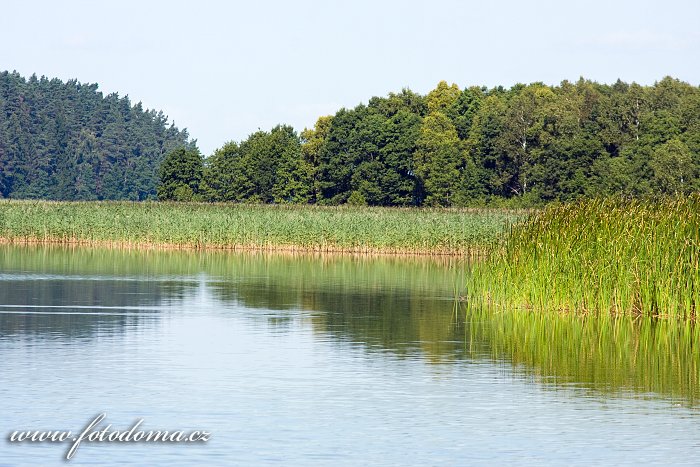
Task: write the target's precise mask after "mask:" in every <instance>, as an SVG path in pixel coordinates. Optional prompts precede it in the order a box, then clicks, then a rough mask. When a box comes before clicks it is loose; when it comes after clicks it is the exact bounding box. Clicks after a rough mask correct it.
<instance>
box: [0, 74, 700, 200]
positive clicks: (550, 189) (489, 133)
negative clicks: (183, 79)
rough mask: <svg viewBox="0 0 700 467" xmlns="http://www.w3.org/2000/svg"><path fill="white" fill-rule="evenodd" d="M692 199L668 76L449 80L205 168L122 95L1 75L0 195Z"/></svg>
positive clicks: (695, 99)
mask: <svg viewBox="0 0 700 467" xmlns="http://www.w3.org/2000/svg"><path fill="white" fill-rule="evenodd" d="M166 154H167V155H168V156H167V157H166ZM699 189H700V88H698V87H696V86H692V85H690V84H688V83H685V82H682V81H679V80H677V79H673V78H670V77H666V78H664V79H662V80H661V81H659V82H657V83H655V84H654V85H651V86H641V85H638V84H636V83H631V84H628V83H625V82H622V81H619V80H618V81H617V82H616V83H614V84H612V85H608V84H599V83H596V82H593V81H590V80H585V79H583V78H582V79H580V80H578V81H577V82H569V81H564V82H562V83H561V84H559V85H557V86H548V85H545V84H542V83H533V84H529V85H524V84H517V85H515V86H512V87H511V88H509V89H506V88H504V87H500V86H499V87H495V88H490V89H489V88H486V87H468V88H466V89H460V88H459V87H458V86H457V85H455V84H451V85H450V84H448V83H446V82H441V83H439V84H438V85H437V87H436V88H435V89H433V90H432V91H430V92H429V93H427V95H421V94H418V93H415V92H413V91H410V90H408V89H404V90H402V91H400V92H398V93H390V94H389V95H388V96H386V97H373V98H371V99H370V100H369V101H368V102H367V103H363V104H360V105H358V106H356V107H354V108H352V109H345V108H344V109H340V110H339V111H338V112H336V113H335V114H334V115H330V116H324V117H321V118H319V119H318V121H317V122H316V124H315V126H314V127H313V128H310V129H305V130H303V131H301V132H297V131H295V130H294V129H293V128H291V127H290V126H286V125H279V126H277V127H275V128H273V129H271V130H270V131H258V132H255V133H253V134H251V135H250V136H249V137H248V138H247V139H245V140H243V141H240V142H235V141H234V142H229V143H226V144H224V145H223V146H222V147H221V148H219V149H217V150H216V151H215V152H214V154H212V155H210V156H209V157H206V158H205V157H203V156H202V155H201V154H200V153H199V151H198V149H197V146H196V142H195V141H192V140H191V139H190V137H189V135H188V133H187V131H186V130H178V129H177V128H176V127H175V126H174V125H172V124H168V121H167V118H166V117H165V116H164V115H163V113H162V112H156V111H154V110H144V109H143V107H142V105H141V104H140V103H138V104H135V105H133V104H132V103H131V102H130V100H129V98H128V97H119V96H118V95H117V94H109V95H107V96H103V94H102V93H101V92H98V90H97V85H96V84H81V83H79V82H77V81H75V80H71V81H68V82H66V83H64V82H62V81H60V80H58V79H51V80H49V79H47V78H45V77H42V78H37V77H36V76H32V77H30V78H29V79H24V78H23V77H21V76H20V75H19V74H17V73H9V72H3V73H0V196H2V197H11V198H43V199H65V200H95V199H98V200H99V199H129V200H144V199H154V198H156V197H158V198H159V199H164V200H168V199H175V200H200V201H232V202H257V203H303V204H308V203H315V204H325V205H338V204H346V203H349V204H360V205H365V204H366V205H378V206H479V205H487V204H488V205H536V204H539V203H544V202H549V201H555V200H559V201H568V200H572V199H576V198H579V197H588V196H596V195H605V194H614V193H624V194H629V195H635V196H640V195H641V196H643V195H649V194H661V193H677V192H680V193H684V192H690V191H696V190H699Z"/></svg>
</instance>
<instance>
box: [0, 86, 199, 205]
mask: <svg viewBox="0 0 700 467" xmlns="http://www.w3.org/2000/svg"><path fill="white" fill-rule="evenodd" d="M179 147H183V148H186V149H188V150H190V149H193V148H194V147H195V143H194V142H193V141H190V138H189V135H188V134H187V131H186V130H182V131H181V130H178V129H177V128H176V127H175V126H174V125H172V124H170V125H169V124H168V119H167V117H165V116H164V115H163V113H162V112H156V111H154V110H144V109H143V107H142V105H141V104H140V103H138V104H136V105H132V103H131V102H130V100H129V98H128V97H119V95H117V94H109V95H107V96H103V95H102V93H101V92H98V91H97V85H96V84H81V83H79V82H77V81H76V80H70V81H68V82H65V83H64V82H62V81H61V80H58V79H51V80H49V79H48V78H45V77H41V78H37V77H36V75H33V76H31V77H30V78H29V79H25V78H23V77H22V76H20V75H19V74H18V73H16V72H13V73H9V72H2V73H0V197H3V198H41V199H56V200H102V199H126V200H144V199H155V198H156V188H157V185H158V180H159V179H158V168H159V166H160V164H161V162H162V161H163V159H164V157H165V154H167V153H168V152H169V151H171V150H173V149H175V148H179Z"/></svg>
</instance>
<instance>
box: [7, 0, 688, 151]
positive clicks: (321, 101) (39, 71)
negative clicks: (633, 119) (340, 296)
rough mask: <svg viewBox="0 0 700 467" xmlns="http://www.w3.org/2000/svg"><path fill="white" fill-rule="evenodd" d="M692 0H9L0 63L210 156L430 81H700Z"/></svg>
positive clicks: (464, 83)
mask: <svg viewBox="0 0 700 467" xmlns="http://www.w3.org/2000/svg"><path fill="white" fill-rule="evenodd" d="M698 18H700V1H698V0H664V1H659V0H654V1H648V0H636V1H627V0H622V1H615V0H605V1H601V0H587V1H581V0H579V1H576V2H570V1H566V0H558V1H548V0H547V1H536V0H530V1H522V0H518V1H515V0H500V1H498V0H491V1H478V2H477V1H469V0H463V1H456V0H455V1H453V0H431V1H413V0H403V1H382V0H353V1H350V0H344V1H334V0H327V1H315V0H297V1H272V0H257V1H251V0H248V1H246V2H238V1H210V0H197V1H196V2H184V1H179V0H168V1H162V0H139V1H133V0H120V1H118V2H116V1H110V0H105V1H76V0H62V1H60V2H57V1H43V0H41V1H39V0H35V1H31V2H22V1H17V0H11V1H7V2H3V5H2V7H0V70H9V71H13V70H16V71H18V72H19V73H20V74H22V75H24V76H25V77H29V76H31V75H32V74H33V73H36V75H37V76H42V75H43V76H47V77H49V78H55V77H57V78H60V79H62V80H68V79H73V78H75V79H77V80H78V81H80V82H83V83H98V84H99V89H100V90H101V91H102V92H103V93H105V94H108V93H112V92H117V93H119V95H121V96H124V95H128V96H129V98H130V99H131V101H132V103H134V104H135V103H137V102H142V103H143V105H144V106H145V107H147V108H151V109H156V110H162V111H163V112H164V113H165V114H166V115H168V116H169V117H170V120H171V121H174V122H175V124H176V125H177V126H178V127H179V128H187V129H188V131H189V132H190V135H191V136H192V137H193V138H196V139H197V140H198V145H199V147H200V149H201V150H202V152H203V153H204V154H205V155H209V154H211V153H212V152H213V151H214V150H215V149H216V148H218V147H221V146H222V145H223V144H224V143H225V142H227V141H231V140H235V141H240V140H242V139H245V138H247V137H248V135H249V134H250V133H252V132H254V131H257V130H258V129H262V130H269V129H270V128H272V127H274V126H275V125H277V124H279V123H286V124H290V125H292V126H294V127H295V128H296V129H297V130H302V129H304V128H305V127H312V126H313V125H314V123H315V121H316V119H317V118H318V117H319V116H322V115H328V114H333V113H335V112H336V111H337V110H338V109H340V108H342V107H354V106H356V105H358V104H360V103H363V102H365V103H366V102H367V101H368V100H369V98H370V97H372V96H384V95H387V94H388V93H389V92H398V91H400V90H401V89H402V88H410V89H412V90H413V91H416V92H419V93H421V94H425V93H427V92H429V91H430V90H431V89H433V88H434V87H435V86H436V85H437V83H438V82H439V81H441V80H446V81H448V82H450V83H451V82H454V83H457V84H458V85H459V86H460V87H462V88H463V87H467V86H472V85H478V86H488V87H492V86H498V85H503V86H506V87H510V86H512V85H513V84H515V83H530V82H535V81H542V82H544V83H547V84H558V83H560V82H561V81H562V80H565V79H568V80H570V81H574V80H577V79H578V78H579V77H581V76H583V77H585V78H588V79H592V80H595V81H598V82H602V83H613V82H615V81H616V80H617V79H618V78H620V79H622V80H624V81H628V82H631V81H635V82H637V83H640V84H653V83H654V82H655V81H658V80H660V79H662V78H663V77H664V76H667V75H670V76H673V77H675V78H679V79H681V80H683V81H687V82H689V83H691V84H693V85H696V86H697V85H700V27H698Z"/></svg>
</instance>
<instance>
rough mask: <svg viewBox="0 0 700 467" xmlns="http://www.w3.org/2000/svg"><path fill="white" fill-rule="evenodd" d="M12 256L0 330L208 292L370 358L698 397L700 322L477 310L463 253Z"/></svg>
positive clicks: (121, 318) (157, 306)
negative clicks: (483, 364) (483, 365)
mask: <svg viewBox="0 0 700 467" xmlns="http://www.w3.org/2000/svg"><path fill="white" fill-rule="evenodd" d="M0 252H1V253H2V257H1V259H0V271H2V273H1V274H0V284H2V286H1V287H0V338H3V337H5V338H7V337H10V336H21V335H31V336H34V337H37V336H40V335H41V334H42V333H45V334H46V335H48V336H50V337H51V338H53V339H55V338H60V337H65V338H69V339H70V338H75V337H84V338H85V337H90V336H91V335H93V336H95V335H98V334H104V333H121V332H124V330H125V329H131V328H134V327H137V326H139V323H140V322H142V321H148V320H156V319H159V317H160V315H161V314H162V313H163V312H167V310H168V309H169V305H170V304H172V303H176V302H181V301H183V300H185V299H186V298H187V297H191V296H195V295H205V296H206V297H207V300H209V301H211V303H208V304H206V306H207V307H210V308H211V310H218V312H219V313H222V314H223V315H225V314H226V313H230V312H231V310H232V308H231V306H234V307H243V315H244V316H246V317H247V318H248V319H253V320H265V321H266V322H267V323H268V324H269V325H270V326H272V327H275V328H278V329H277V331H278V332H279V331H283V332H284V331H285V330H286V331H287V332H294V330H295V327H294V326H292V323H293V322H295V320H298V319H299V318H303V323H304V324H303V325H304V326H308V327H310V328H311V329H312V330H313V332H314V333H315V334H317V335H322V336H327V337H329V338H331V339H332V340H337V341H342V342H352V343H355V344H361V345H363V346H364V347H365V349H366V350H367V351H370V352H372V351H376V350H379V351H380V352H385V351H390V352H392V353H393V354H395V355H398V356H401V355H410V356H417V357H421V358H423V359H424V360H425V361H427V362H430V363H436V364H439V363H454V362H459V361H471V360H485V359H486V360H493V361H504V362H510V363H511V364H512V365H513V367H514V368H515V370H516V372H521V373H522V372H524V373H527V374H531V375H533V376H536V377H537V378H538V380H540V381H541V382H547V383H552V382H553V383H558V384H563V385H568V384H576V385H579V386H581V387H586V388H590V389H595V390H598V391H612V392H620V393H622V392H625V391H640V392H643V393H656V394H659V395H663V396H672V397H673V398H674V399H684V401H685V402H686V403H689V404H691V405H694V404H695V403H696V401H697V397H698V390H699V387H700V384H699V383H700V381H699V380H700V346H698V342H699V340H698V339H699V336H700V331H699V330H698V329H697V327H696V326H694V325H693V324H692V323H677V322H671V321H656V320H651V319H631V318H617V319H612V318H607V319H603V318H599V317H580V316H569V315H546V316H542V315H536V314H530V313H499V314H491V313H486V312H474V311H469V312H467V311H465V309H464V307H462V306H461V305H459V304H456V303H455V300H454V297H455V296H457V295H458V294H459V285H460V284H461V282H462V275H461V272H460V271H461V270H462V269H463V268H462V267H461V263H460V261H458V260H449V259H425V258H393V257H377V258H367V257H348V256H317V257H314V256H304V255H268V254H231V253H222V252H210V253H202V252H199V253H192V252H172V251H170V252H167V251H166V252H154V251H149V252H139V251H129V250H99V249H79V248H78V249H73V248H71V249H66V248H62V247H52V248H39V247H10V246H3V247H1V249H0ZM227 306H228V307H227ZM235 309H236V310H237V311H236V313H239V314H240V311H241V310H240V309H238V308H235ZM295 312H297V313H296V314H295ZM465 318H466V319H465Z"/></svg>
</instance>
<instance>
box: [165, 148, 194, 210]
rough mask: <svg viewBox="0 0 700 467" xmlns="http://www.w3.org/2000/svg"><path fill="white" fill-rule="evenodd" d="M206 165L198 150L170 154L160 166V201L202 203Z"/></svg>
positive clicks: (180, 149) (185, 150)
mask: <svg viewBox="0 0 700 467" xmlns="http://www.w3.org/2000/svg"><path fill="white" fill-rule="evenodd" d="M203 172H204V163H203V160H202V155H201V154H200V153H199V150H198V149H189V150H188V149H185V148H179V149H175V150H173V151H171V152H169V153H168V154H167V155H166V156H165V160H163V163H162V164H161V166H160V171H159V178H160V182H159V184H158V199H160V200H161V201H201V199H202V197H201V193H202V191H203V189H202V186H201V185H202V175H203Z"/></svg>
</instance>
